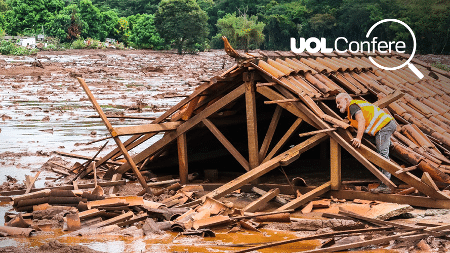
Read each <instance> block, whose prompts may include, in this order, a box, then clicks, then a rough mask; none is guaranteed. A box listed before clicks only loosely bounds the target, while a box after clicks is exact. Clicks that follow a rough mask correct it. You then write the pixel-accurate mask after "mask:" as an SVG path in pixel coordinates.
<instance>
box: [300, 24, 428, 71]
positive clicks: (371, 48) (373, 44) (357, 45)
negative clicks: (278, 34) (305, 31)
mask: <svg viewBox="0 0 450 253" xmlns="http://www.w3.org/2000/svg"><path fill="white" fill-rule="evenodd" d="M385 22H396V23H399V24H401V25H403V26H404V27H406V29H408V31H409V32H410V33H411V36H412V39H413V42H414V43H413V50H412V53H411V56H410V57H409V58H408V60H407V61H406V62H404V63H403V64H401V65H400V66H396V67H386V66H383V65H380V64H378V63H377V62H376V61H375V60H374V59H373V58H372V57H371V56H369V60H370V61H371V62H372V63H373V64H374V65H375V66H377V67H379V68H381V69H384V70H397V69H401V68H403V67H404V66H406V65H408V67H409V68H410V69H411V71H412V72H414V74H416V75H417V77H419V78H420V79H422V78H423V77H424V76H423V74H422V73H421V72H420V71H419V70H418V69H417V68H416V67H415V66H414V65H413V64H411V60H412V58H413V57H414V54H415V53H416V36H415V35H414V32H413V31H412V29H411V28H410V27H409V26H408V25H407V24H405V23H404V22H402V21H400V20H398V19H383V20H380V21H378V22H377V23H375V24H374V25H373V26H372V27H371V28H370V29H369V31H368V32H367V34H366V38H369V36H370V33H371V32H372V31H373V29H374V28H375V27H377V26H378V25H379V24H382V23H385ZM339 41H343V42H345V44H346V45H348V49H345V50H340V49H339V48H338V47H337V44H338V42H339ZM313 43H314V45H315V46H314V47H313V46H312V44H313ZM364 47H366V48H368V52H375V50H378V51H379V52H380V53H391V52H392V50H395V51H397V52H399V53H404V52H405V48H406V44H405V42H403V41H378V37H373V39H372V41H362V42H358V41H351V42H348V40H347V39H346V38H345V37H339V38H337V39H336V40H335V41H334V50H336V51H337V52H338V53H345V52H347V50H348V51H350V52H352V53H356V52H363V48H364ZM291 50H292V52H294V53H301V52H303V51H305V50H306V51H308V52H309V53H317V52H319V51H320V52H321V53H331V52H333V48H327V41H326V39H325V38H321V39H320V40H319V39H318V38H315V37H311V38H308V39H306V40H305V38H300V47H299V48H297V41H296V39H295V38H291Z"/></svg>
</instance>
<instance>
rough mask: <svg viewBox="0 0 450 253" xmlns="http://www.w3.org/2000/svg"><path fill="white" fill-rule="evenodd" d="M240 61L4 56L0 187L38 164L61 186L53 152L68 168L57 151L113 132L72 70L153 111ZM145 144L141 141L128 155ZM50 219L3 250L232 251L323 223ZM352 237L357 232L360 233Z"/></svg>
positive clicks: (148, 54)
mask: <svg viewBox="0 0 450 253" xmlns="http://www.w3.org/2000/svg"><path fill="white" fill-rule="evenodd" d="M419 58H420V56H419ZM420 59H422V60H425V61H427V62H429V63H432V62H433V61H434V60H433V59H437V60H436V61H439V62H441V63H444V64H448V63H446V62H449V61H448V58H446V57H444V58H442V57H440V56H435V57H431V56H426V57H422V58H420ZM445 59H447V61H444V60H445ZM234 63H235V62H234V59H232V58H231V57H229V56H227V55H226V53H225V52H224V51H223V50H216V51H212V52H203V53H200V54H197V55H177V54H175V52H160V51H158V52H156V51H139V50H122V51H116V50H67V51H62V52H40V53H38V54H37V55H36V56H32V57H18V56H14V57H13V56H1V55H0V87H1V89H0V118H1V120H0V168H1V169H0V191H6V190H15V189H24V182H23V181H24V179H25V175H31V176H33V175H35V174H36V172H37V171H41V174H40V175H39V178H38V181H37V182H36V187H43V186H44V185H56V184H58V183H59V182H60V181H58V180H56V182H53V181H55V180H54V179H56V178H57V177H58V176H59V174H56V173H54V172H52V171H51V170H50V167H51V166H48V163H47V161H48V160H49V159H52V161H56V162H58V163H60V164H62V165H65V166H68V167H71V166H72V164H73V162H74V161H76V160H75V159H70V158H61V157H60V156H57V155H55V154H54V153H53V151H61V152H66V153H71V152H73V153H76V154H80V155H86V156H90V157H92V156H93V155H94V154H95V153H96V152H97V150H98V149H99V147H100V146H102V145H103V144H104V141H102V142H97V143H94V144H90V145H88V144H87V143H89V142H91V141H93V140H97V139H101V138H103V137H107V136H108V134H107V133H108V132H107V130H106V128H105V126H104V124H103V123H102V122H101V120H100V119H99V118H90V117H89V116H96V115H97V113H96V112H95V110H94V109H93V108H92V105H91V102H90V101H89V100H88V98H87V96H86V94H85V92H84V91H83V89H82V88H81V86H80V84H79V83H78V82H77V80H76V77H83V78H84V79H85V80H86V83H87V84H88V86H89V87H90V89H91V91H92V92H93V94H94V96H95V97H96V99H97V101H98V102H99V103H100V105H101V106H102V108H103V110H104V111H105V112H106V113H107V114H109V115H111V114H113V115H126V116H141V117H148V118H149V119H151V118H155V117H157V116H159V115H160V114H162V113H163V112H164V111H165V110H167V109H168V108H170V107H171V106H173V105H174V104H176V103H177V102H178V101H180V100H181V99H183V97H184V96H186V95H188V94H190V93H191V92H192V91H193V90H194V89H195V88H196V87H197V85H198V84H199V82H201V81H203V80H208V79H210V78H211V77H213V76H216V75H219V74H220V73H221V72H223V71H225V70H226V69H228V68H229V67H231V66H232V65H233V64H234ZM149 119H148V120H143V119H126V120H123V119H122V120H120V119H111V120H110V121H111V123H112V125H114V126H116V127H118V126H123V125H138V124H144V123H148V122H149V121H150V120H149ZM124 139H126V137H125V138H124ZM153 141H155V140H153ZM149 144H150V143H149ZM149 144H148V145H149ZM148 145H141V146H143V147H137V148H136V149H134V150H132V151H131V154H135V153H136V152H139V151H140V150H141V149H142V148H145V147H146V146H148ZM114 147H115V143H114V142H109V145H108V146H107V147H106V149H105V150H104V151H103V152H102V154H105V153H106V152H107V151H108V150H111V149H112V148H114ZM102 154H101V155H102ZM101 155H100V156H101ZM134 186H135V187H137V188H139V189H140V186H139V185H133V184H129V185H127V186H123V187H121V189H120V190H119V192H118V194H122V193H123V194H124V195H126V193H128V194H132V193H133V192H136V189H134V188H133V187H134ZM127 188H130V189H131V188H133V189H131V190H130V189H127ZM236 196H237V197H236ZM236 196H234V195H233V194H231V195H230V196H227V197H228V198H229V199H228V200H229V201H232V202H234V203H235V204H236V203H239V201H242V203H241V204H242V206H245V205H247V204H248V203H250V202H251V201H253V200H254V199H255V198H256V196H252V197H253V198H243V196H244V197H245V196H246V195H245V194H236ZM242 199H244V200H245V201H244V200H242ZM339 202H340V201H337V202H336V203H334V202H333V204H332V207H330V208H331V209H332V208H334V209H336V208H337V205H338V204H339ZM344 202H345V201H344ZM358 204H360V203H351V205H358ZM11 209H12V206H11V205H10V203H5V202H3V203H0V224H3V223H4V214H5V212H9V211H11ZM410 215H411V216H412V217H414V218H413V219H408V221H406V222H418V221H421V220H423V221H429V222H436V223H442V222H444V223H446V220H448V218H449V217H450V213H449V211H448V210H425V209H416V210H414V211H412V212H410ZM293 217H295V218H294V219H297V222H298V221H299V219H300V218H307V219H318V216H317V214H315V213H314V212H313V213H310V214H308V215H301V212H296V213H295V214H293ZM55 222H57V221H55ZM48 225H49V229H48V230H46V229H43V230H42V231H39V233H37V234H36V235H35V236H32V237H30V238H3V239H2V238H0V252H75V251H76V252H91V250H99V251H103V252H141V251H145V252H186V251H195V252H211V251H216V252H224V251H228V252H232V251H235V250H238V249H237V248H232V247H230V246H229V245H230V244H239V243H246V244H248V243H261V242H269V241H280V240H286V239H293V238H298V237H299V236H305V235H309V234H313V233H316V232H320V231H321V229H319V230H317V231H306V232H305V231H303V232H300V231H297V230H296V229H295V228H292V226H293V225H289V224H286V225H285V226H282V225H278V226H272V227H270V226H268V227H267V228H264V229H261V231H260V232H242V231H240V232H239V233H235V232H237V231H232V230H228V229H222V230H218V231H216V237H215V238H201V237H200V238H198V237H189V236H180V237H179V235H178V234H177V233H175V232H168V233H166V234H163V235H154V236H145V237H144V236H143V235H142V231H140V230H139V231H138V230H133V229H131V228H132V227H131V228H130V229H127V230H125V231H121V232H119V233H117V234H114V233H109V234H108V235H90V236H88V237H86V236H84V237H74V236H67V235H65V234H64V233H63V232H61V231H60V230H54V229H50V227H51V226H52V224H48ZM41 227H43V228H46V224H41ZM370 236H371V235H369V237H370ZM55 239H56V240H57V241H54V240H55ZM353 239H354V240H355V241H358V240H361V237H357V238H356V237H355V238H353ZM366 239H367V238H366ZM61 243H62V244H61ZM321 243H323V241H320V240H310V241H305V242H301V243H298V244H296V245H295V247H293V246H290V245H287V246H282V247H278V248H273V249H267V250H264V251H263V252H272V251H276V252H294V251H299V250H308V249H313V248H315V247H317V246H319V245H320V244H321ZM427 243H428V244H430V245H431V247H432V248H433V249H440V250H444V251H445V250H447V249H448V245H447V244H446V243H444V241H443V240H434V239H433V238H432V239H429V240H428V242H427ZM83 246H87V248H86V247H83ZM31 247H32V248H31ZM387 248H388V249H389V250H383V251H377V250H374V251H371V250H372V249H371V248H367V250H368V251H367V252H413V251H416V250H417V247H414V246H413V247H411V245H409V244H405V245H394V244H393V243H392V244H391V245H390V246H387ZM364 252H366V251H364Z"/></svg>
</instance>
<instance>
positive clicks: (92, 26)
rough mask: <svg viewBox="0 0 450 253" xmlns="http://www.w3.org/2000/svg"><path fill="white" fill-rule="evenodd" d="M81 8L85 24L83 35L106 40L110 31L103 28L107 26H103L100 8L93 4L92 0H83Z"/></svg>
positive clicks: (82, 20)
mask: <svg viewBox="0 0 450 253" xmlns="http://www.w3.org/2000/svg"><path fill="white" fill-rule="evenodd" d="M79 8H80V17H81V22H82V24H83V25H82V26H83V29H82V31H81V36H82V37H83V38H93V39H97V40H104V39H105V38H106V36H107V35H108V32H107V31H105V30H103V29H102V28H105V27H102V26H104V23H103V18H102V14H101V12H100V10H99V9H98V8H97V7H96V6H94V5H93V4H92V2H91V0H81V1H80V4H79Z"/></svg>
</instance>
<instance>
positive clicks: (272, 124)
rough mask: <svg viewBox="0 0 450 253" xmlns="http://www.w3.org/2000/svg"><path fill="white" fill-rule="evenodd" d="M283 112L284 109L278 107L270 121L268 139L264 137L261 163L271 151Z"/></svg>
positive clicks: (260, 155) (260, 151)
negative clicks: (271, 144) (270, 147)
mask: <svg viewBox="0 0 450 253" xmlns="http://www.w3.org/2000/svg"><path fill="white" fill-rule="evenodd" d="M282 112H283V107H280V106H277V107H276V108H275V112H274V113H273V116H272V120H271V121H270V124H269V128H268V129H267V132H266V137H264V141H263V143H262V144H261V148H260V150H259V161H262V160H263V159H264V157H265V156H266V154H267V151H268V150H269V146H270V143H271V142H272V138H273V135H274V133H275V129H276V128H277V125H278V122H279V121H280V117H281V113H282Z"/></svg>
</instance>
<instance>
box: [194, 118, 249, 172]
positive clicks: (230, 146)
mask: <svg viewBox="0 0 450 253" xmlns="http://www.w3.org/2000/svg"><path fill="white" fill-rule="evenodd" d="M203 123H204V124H205V126H206V127H207V128H208V129H209V131H211V133H212V134H214V136H216V138H217V139H218V140H219V141H220V143H222V145H223V146H224V147H225V148H226V149H227V150H228V152H230V154H231V155H232V156H233V157H234V158H235V159H236V160H237V161H238V162H239V164H241V165H242V167H244V169H245V170H246V171H249V170H250V165H249V164H248V161H247V160H246V159H245V158H244V157H243V156H242V155H241V153H239V151H238V150H237V149H236V148H235V147H234V146H233V144H231V142H230V141H228V139H227V138H226V137H225V136H224V135H223V134H222V133H221V132H220V130H219V129H218V128H217V127H216V126H215V125H214V124H213V123H212V122H211V121H210V120H209V119H204V120H203Z"/></svg>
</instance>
